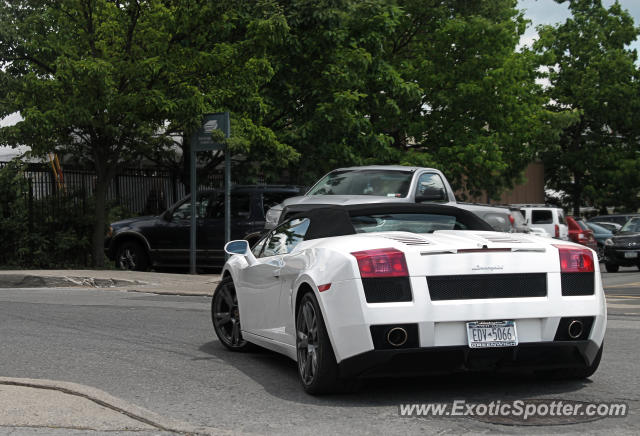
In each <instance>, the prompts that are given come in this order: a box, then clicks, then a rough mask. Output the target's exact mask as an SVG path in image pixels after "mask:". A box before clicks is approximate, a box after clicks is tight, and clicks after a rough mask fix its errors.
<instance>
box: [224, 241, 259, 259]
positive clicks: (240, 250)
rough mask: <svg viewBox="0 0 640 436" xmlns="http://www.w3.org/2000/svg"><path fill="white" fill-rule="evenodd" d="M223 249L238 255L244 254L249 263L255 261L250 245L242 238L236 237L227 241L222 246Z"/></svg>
mask: <svg viewBox="0 0 640 436" xmlns="http://www.w3.org/2000/svg"><path fill="white" fill-rule="evenodd" d="M224 251H225V252H226V253H227V254H231V255H233V254H239V255H240V256H244V257H245V258H246V259H247V262H249V265H253V264H254V263H256V258H255V256H254V255H253V253H252V252H251V247H249V242H248V241H245V240H244V239H237V240H235V241H229V242H227V243H226V245H225V246H224Z"/></svg>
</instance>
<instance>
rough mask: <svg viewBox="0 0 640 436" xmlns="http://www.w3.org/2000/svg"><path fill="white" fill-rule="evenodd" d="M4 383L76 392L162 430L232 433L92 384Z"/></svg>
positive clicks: (22, 380) (0, 380)
mask: <svg viewBox="0 0 640 436" xmlns="http://www.w3.org/2000/svg"><path fill="white" fill-rule="evenodd" d="M0 385H8V386H18V387H27V388H36V389H48V390H53V391H58V392H61V393H64V394H68V395H75V396H78V397H82V398H85V399H87V400H89V401H92V402H94V403H96V404H98V405H100V406H102V407H105V408H107V409H110V410H113V411H115V412H117V413H120V414H123V415H125V416H127V417H129V418H131V419H134V420H136V421H139V422H141V423H143V424H147V425H149V426H151V427H154V428H156V429H158V430H161V431H168V432H173V433H179V434H193V435H231V434H236V433H233V432H230V431H227V430H221V429H217V428H211V427H195V426H193V425H191V424H188V423H185V422H182V421H179V420H175V419H172V418H167V417H164V416H161V415H158V414H156V413H154V412H151V411H149V410H146V409H144V408H142V407H138V406H135V405H133V404H130V403H127V402H126V401H124V400H121V399H119V398H116V397H114V396H112V395H110V394H108V393H106V392H104V391H101V390H99V389H95V388H92V387H89V386H84V385H80V384H77V383H71V382H61V381H55V380H44V379H29V378H10V377H0Z"/></svg>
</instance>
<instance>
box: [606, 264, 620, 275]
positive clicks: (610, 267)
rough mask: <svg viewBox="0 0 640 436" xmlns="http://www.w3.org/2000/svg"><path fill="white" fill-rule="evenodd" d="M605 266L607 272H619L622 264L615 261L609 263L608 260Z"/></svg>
mask: <svg viewBox="0 0 640 436" xmlns="http://www.w3.org/2000/svg"><path fill="white" fill-rule="evenodd" d="M604 267H605V268H606V269H607V272H611V273H613V272H618V270H619V269H620V265H617V264H615V263H609V262H606V263H605V264H604Z"/></svg>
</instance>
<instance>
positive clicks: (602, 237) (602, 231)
mask: <svg viewBox="0 0 640 436" xmlns="http://www.w3.org/2000/svg"><path fill="white" fill-rule="evenodd" d="M585 224H586V225H587V227H589V228H590V229H591V231H592V232H593V237H594V238H596V242H597V243H598V249H597V252H598V259H599V260H600V262H603V261H604V244H605V243H606V241H607V239H611V238H613V232H611V230H609V229H607V228H605V227H603V226H601V225H600V224H601V223H592V222H589V221H587V222H586V223H585Z"/></svg>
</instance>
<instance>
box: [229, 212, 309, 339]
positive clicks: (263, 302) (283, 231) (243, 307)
mask: <svg viewBox="0 0 640 436" xmlns="http://www.w3.org/2000/svg"><path fill="white" fill-rule="evenodd" d="M308 221H309V220H307V219H305V220H299V219H298V220H292V221H288V222H286V223H284V224H282V225H280V226H278V227H277V228H276V229H274V230H273V231H271V233H270V234H269V236H267V238H266V239H265V241H264V243H263V244H262V248H261V250H260V252H259V253H257V254H258V256H257V259H256V260H257V262H256V263H255V264H254V265H251V266H247V267H246V268H245V269H244V270H243V271H242V273H241V274H240V281H241V282H242V284H241V287H242V290H243V292H242V294H243V295H241V296H240V295H239V296H238V298H239V300H240V301H239V302H240V311H241V312H240V317H241V321H242V329H243V330H245V331H248V332H250V333H253V334H255V335H259V336H262V337H265V338H268V339H272V340H275V341H278V342H285V341H284V339H285V338H286V333H285V321H286V320H285V319H284V318H283V316H282V311H281V301H280V294H281V289H282V277H281V271H282V268H283V266H284V265H285V261H284V259H283V257H286V255H287V253H288V252H289V251H291V250H292V249H293V247H295V245H297V243H299V242H300V241H301V240H302V239H303V238H304V233H302V235H301V236H300V233H299V232H300V231H301V230H303V229H304V232H306V229H307V227H308V225H309V224H308Z"/></svg>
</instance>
